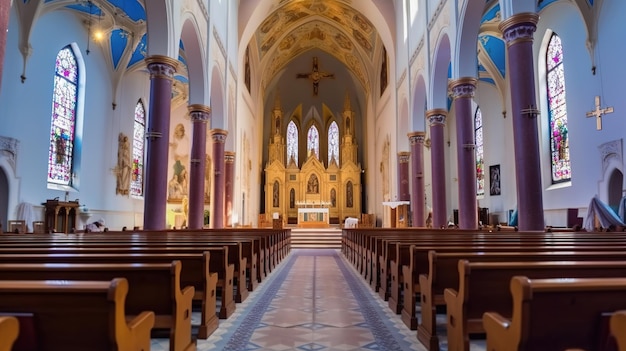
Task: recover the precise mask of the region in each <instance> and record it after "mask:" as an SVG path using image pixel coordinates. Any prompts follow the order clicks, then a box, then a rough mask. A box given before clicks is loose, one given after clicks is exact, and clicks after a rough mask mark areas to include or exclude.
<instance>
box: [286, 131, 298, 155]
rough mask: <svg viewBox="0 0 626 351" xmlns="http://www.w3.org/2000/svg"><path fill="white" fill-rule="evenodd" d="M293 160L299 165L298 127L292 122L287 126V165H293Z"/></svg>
mask: <svg viewBox="0 0 626 351" xmlns="http://www.w3.org/2000/svg"><path fill="white" fill-rule="evenodd" d="M292 158H293V160H294V162H295V163H296V165H297V164H298V127H296V124H295V123H294V122H293V121H291V122H289V124H288V125H287V164H291V159H292Z"/></svg>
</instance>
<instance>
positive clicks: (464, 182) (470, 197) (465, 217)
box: [449, 77, 478, 229]
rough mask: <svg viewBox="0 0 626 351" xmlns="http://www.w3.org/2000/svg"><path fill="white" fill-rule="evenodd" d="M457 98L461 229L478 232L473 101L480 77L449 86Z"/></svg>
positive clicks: (455, 103)
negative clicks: (477, 80)
mask: <svg viewBox="0 0 626 351" xmlns="http://www.w3.org/2000/svg"><path fill="white" fill-rule="evenodd" d="M449 86H450V90H451V91H452V96H453V98H454V111H455V112H454V113H455V117H456V145H457V147H456V150H457V167H458V179H459V228H460V229H478V204H477V203H476V152H475V149H474V148H475V147H476V143H475V141H474V116H473V114H472V99H473V98H474V90H476V78H472V77H465V78H459V79H456V80H453V81H451V82H450V84H449Z"/></svg>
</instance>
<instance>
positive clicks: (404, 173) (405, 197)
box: [398, 151, 411, 201]
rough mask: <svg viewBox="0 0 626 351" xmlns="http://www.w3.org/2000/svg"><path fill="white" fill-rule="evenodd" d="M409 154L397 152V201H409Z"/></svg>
mask: <svg viewBox="0 0 626 351" xmlns="http://www.w3.org/2000/svg"><path fill="white" fill-rule="evenodd" d="M410 159H411V153H409V152H406V151H400V152H398V201H409V200H411V194H410V192H409V160H410Z"/></svg>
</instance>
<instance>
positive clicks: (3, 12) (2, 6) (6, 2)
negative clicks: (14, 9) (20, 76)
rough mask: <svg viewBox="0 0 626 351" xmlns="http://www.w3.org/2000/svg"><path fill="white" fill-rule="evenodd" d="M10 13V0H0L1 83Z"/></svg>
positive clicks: (0, 81)
mask: <svg viewBox="0 0 626 351" xmlns="http://www.w3.org/2000/svg"><path fill="white" fill-rule="evenodd" d="M10 14H11V0H0V84H1V83H2V72H3V70H4V53H5V51H6V46H7V31H8V30H9V15H10Z"/></svg>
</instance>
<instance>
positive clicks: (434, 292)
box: [417, 248, 626, 351]
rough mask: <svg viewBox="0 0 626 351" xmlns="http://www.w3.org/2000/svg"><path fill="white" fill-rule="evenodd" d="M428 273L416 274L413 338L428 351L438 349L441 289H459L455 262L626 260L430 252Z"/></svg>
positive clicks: (601, 255)
mask: <svg viewBox="0 0 626 351" xmlns="http://www.w3.org/2000/svg"><path fill="white" fill-rule="evenodd" d="M428 259H429V273H428V275H420V287H421V299H420V300H421V301H420V304H421V317H422V318H421V321H420V324H419V325H418V327H417V338H418V339H419V340H420V342H422V344H424V345H425V346H426V347H427V348H428V349H429V350H431V351H437V350H439V336H438V335H437V325H436V317H437V316H436V306H443V305H445V300H444V295H443V294H444V290H445V289H446V288H452V289H456V290H457V291H458V289H459V286H458V284H459V271H458V262H459V260H468V261H470V262H512V261H519V262H538V261H626V252H624V251H608V248H607V251H562V252H559V251H529V252H515V251H509V252H497V251H483V252H435V251H430V252H429V255H428Z"/></svg>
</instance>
